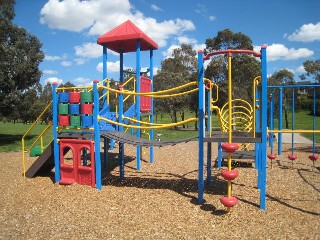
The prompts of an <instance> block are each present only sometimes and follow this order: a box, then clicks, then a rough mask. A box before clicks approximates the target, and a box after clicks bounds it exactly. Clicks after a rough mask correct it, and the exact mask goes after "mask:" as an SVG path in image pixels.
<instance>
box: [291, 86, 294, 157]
mask: <svg viewBox="0 0 320 240" xmlns="http://www.w3.org/2000/svg"><path fill="white" fill-rule="evenodd" d="M291 117H292V123H291V130H292V131H293V130H294V88H292V109H291ZM291 137H292V141H291V154H292V155H293V154H294V132H292V133H291Z"/></svg>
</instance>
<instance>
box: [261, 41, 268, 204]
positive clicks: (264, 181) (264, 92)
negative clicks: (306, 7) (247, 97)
mask: <svg viewBox="0 0 320 240" xmlns="http://www.w3.org/2000/svg"><path fill="white" fill-rule="evenodd" d="M266 55H267V47H266V46H262V47H261V67H262V69H261V105H262V107H261V135H262V136H261V137H262V143H261V171H260V174H259V175H260V177H261V182H260V184H261V186H260V209H262V210H266V184H267V168H266V166H267V162H266V161H267V102H268V99H267V56H266Z"/></svg>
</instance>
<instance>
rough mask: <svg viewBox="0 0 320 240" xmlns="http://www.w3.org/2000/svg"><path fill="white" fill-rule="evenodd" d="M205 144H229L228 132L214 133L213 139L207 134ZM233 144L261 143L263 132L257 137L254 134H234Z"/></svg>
mask: <svg viewBox="0 0 320 240" xmlns="http://www.w3.org/2000/svg"><path fill="white" fill-rule="evenodd" d="M204 141H205V142H228V132H220V131H213V132H212V134H211V137H209V133H208V132H207V133H206V136H205V138H204ZM232 142H233V143H261V132H256V134H255V137H254V136H253V133H252V132H233V133H232Z"/></svg>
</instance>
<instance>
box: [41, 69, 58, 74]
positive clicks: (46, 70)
mask: <svg viewBox="0 0 320 240" xmlns="http://www.w3.org/2000/svg"><path fill="white" fill-rule="evenodd" d="M42 72H43V73H44V74H49V75H53V74H57V73H58V72H57V71H55V70H49V69H45V70H43V71H42Z"/></svg>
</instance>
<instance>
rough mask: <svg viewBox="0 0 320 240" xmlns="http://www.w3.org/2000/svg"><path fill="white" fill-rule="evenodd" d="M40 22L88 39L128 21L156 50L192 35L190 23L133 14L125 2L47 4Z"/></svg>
mask: <svg viewBox="0 0 320 240" xmlns="http://www.w3.org/2000/svg"><path fill="white" fill-rule="evenodd" d="M40 15H41V17H40V22H41V23H42V24H47V25H48V26H49V27H50V28H53V29H63V30H68V31H74V32H81V31H84V30H85V31H87V33H88V34H89V35H101V34H104V33H105V32H107V31H109V30H111V29H112V28H114V27H116V26H117V25H119V24H121V23H123V22H125V21H126V20H128V19H130V20H131V21H132V22H134V23H135V24H136V25H137V26H138V27H139V28H140V29H141V30H142V31H144V32H145V33H146V34H147V35H148V36H149V37H151V38H152V39H153V40H154V41H156V42H157V43H158V44H159V46H165V45H166V44H167V40H168V38H169V37H171V36H175V35H181V34H182V33H183V32H185V31H192V30H194V29H195V26H194V24H193V22H192V21H190V20H184V19H179V18H178V19H174V20H165V21H162V22H157V20H156V19H154V18H150V17H146V16H144V15H143V13H141V12H139V11H137V10H134V9H133V8H132V7H131V5H130V2H129V1H128V0H122V1H120V0H94V1H81V0H64V1H59V0H49V1H48V2H47V3H46V4H45V5H44V7H43V8H42V9H41V12H40Z"/></svg>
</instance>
